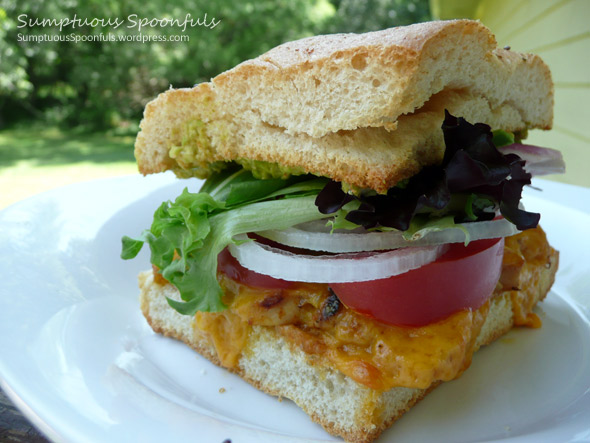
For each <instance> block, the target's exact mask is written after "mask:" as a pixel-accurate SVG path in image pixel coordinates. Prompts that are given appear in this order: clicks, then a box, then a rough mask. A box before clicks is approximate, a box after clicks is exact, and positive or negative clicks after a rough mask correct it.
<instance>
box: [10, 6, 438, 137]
mask: <svg viewBox="0 0 590 443" xmlns="http://www.w3.org/2000/svg"><path fill="white" fill-rule="evenodd" d="M187 13H191V14H192V17H193V18H197V17H201V18H202V17H203V16H204V14H205V13H206V14H207V17H208V20H209V21H210V19H211V18H213V17H215V18H216V19H217V20H219V19H220V20H221V23H220V24H219V25H218V26H217V27H215V28H214V29H208V28H205V27H194V28H190V27H188V28H187V29H186V31H185V32H182V31H181V29H179V28H178V27H172V26H166V27H157V28H148V29H146V30H142V33H144V34H148V35H166V36H170V35H172V34H174V35H181V34H183V35H187V36H188V37H189V41H188V42H153V41H150V42H145V43H141V42H137V41H130V42H124V41H115V42H104V41H83V42H79V43H74V42H66V41H43V42H38V41H31V36H34V35H41V34H43V35H56V34H59V33H60V31H59V28H56V27H40V26H33V27H30V26H25V27H20V28H19V26H20V25H22V22H21V21H19V19H18V17H19V16H21V17H22V14H26V15H27V17H26V19H27V20H30V19H35V18H38V19H40V20H41V19H44V18H45V19H52V18H56V19H58V20H59V19H62V18H65V17H68V18H73V17H74V15H75V16H76V17H79V18H82V19H83V18H88V19H89V20H90V19H92V18H105V19H107V18H109V17H110V18H115V17H119V18H122V19H124V18H126V17H128V16H129V15H130V14H137V16H138V17H140V18H142V17H146V18H160V19H161V18H178V19H180V20H181V21H182V20H183V19H184V17H185V16H186V14H187ZM428 19H429V9H428V0H258V1H239V0H216V1H205V0H200V1H199V0H196V1H195V0H169V1H167V2H155V1H146V0H126V1H116V0H53V1H49V0H0V127H2V126H5V125H10V124H13V123H15V122H18V121H23V120H26V121H28V120H31V119H41V120H43V121H46V122H49V123H52V124H55V123H57V124H62V125H66V126H82V127H87V128H89V129H91V128H105V127H121V126H123V127H124V126H126V125H130V124H131V125H132V124H135V123H136V122H137V121H138V120H139V118H141V113H142V110H143V107H144V106H145V104H146V103H147V102H148V101H149V100H150V99H152V98H153V97H154V96H155V95H157V94H158V93H159V92H161V91H163V90H165V89H167V88H168V87H169V86H170V85H172V86H174V87H187V86H192V85H193V84H195V83H198V82H202V81H206V80H209V79H210V78H211V77H214V76H215V75H217V74H218V73H220V72H222V71H224V70H226V69H229V68H231V67H233V66H235V65H236V64H238V63H239V62H241V61H242V60H245V59H248V58H252V57H255V56H257V55H259V54H261V53H263V52H264V51H267V50H268V49H270V48H272V47H274V46H276V45H278V44H280V43H282V42H285V41H289V40H293V39H297V38H301V37H306V36H309V35H314V34H319V33H331V32H365V31H372V30H378V29H384V28H387V27H391V26H399V25H406V24H410V23H415V22H421V21H425V20H428ZM70 33H74V34H76V35H90V34H99V33H103V34H105V33H111V34H113V35H114V36H115V37H116V38H118V36H121V35H129V34H138V32H137V29H136V28H133V29H128V28H126V27H125V25H123V26H121V27H119V28H117V29H112V28H102V27H94V28H93V27H89V26H86V27H81V28H76V29H72V28H71V27H69V28H64V30H63V31H62V34H70Z"/></svg>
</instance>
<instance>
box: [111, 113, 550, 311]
mask: <svg viewBox="0 0 590 443" xmlns="http://www.w3.org/2000/svg"><path fill="white" fill-rule="evenodd" d="M442 130H443V132H444V139H445V144H446V151H445V155H444V160H443V162H442V163H441V164H440V165H435V166H430V167H427V168H424V170H423V171H421V172H420V173H419V174H417V175H416V176H414V177H412V178H411V179H409V180H407V181H405V182H403V183H400V184H398V185H397V186H395V187H393V188H391V189H390V190H389V192H388V193H387V194H386V195H379V194H376V193H374V192H360V193H359V194H358V195H352V194H348V193H345V192H344V191H343V190H342V186H341V184H340V183H337V182H333V181H331V180H329V179H327V178H321V177H315V176H312V175H302V176H291V177H289V178H286V179H277V178H271V179H266V180H261V179H257V178H255V177H254V176H253V175H252V173H251V172H250V171H248V170H246V169H243V168H242V167H241V166H239V165H237V164H235V165H232V166H230V167H229V168H227V169H224V170H222V171H221V172H218V173H216V174H213V175H212V176H211V177H210V178H209V179H207V181H206V182H205V183H204V185H203V187H202V188H201V190H200V192H198V193H191V192H189V191H188V190H187V189H185V190H184V191H183V192H182V194H181V195H180V196H179V197H178V198H177V199H176V200H175V201H174V202H165V203H163V204H162V205H161V206H160V207H159V208H158V209H157V210H156V212H155V214H154V220H153V223H152V225H151V227H150V229H146V230H145V231H144V232H143V233H142V234H141V235H140V236H139V237H137V238H130V237H127V236H125V237H123V239H122V243H123V247H122V253H121V257H122V258H123V259H131V258H134V257H135V256H137V254H138V253H139V251H140V250H141V249H142V247H143V245H144V244H145V243H147V244H148V245H149V247H150V249H151V263H152V264H153V265H155V266H157V267H158V269H159V270H160V272H161V274H162V276H163V277H164V278H165V279H166V280H168V281H169V282H170V283H171V284H173V285H174V286H176V288H178V290H179V292H180V296H181V298H182V300H183V301H181V302H179V301H174V300H168V302H169V304H170V305H171V306H172V307H173V308H174V309H176V310H177V311H178V312H180V313H182V314H188V315H192V314H194V313H195V312H197V311H207V312H217V311H221V310H223V309H224V308H225V305H224V304H223V301H222V296H223V292H222V289H221V287H220V286H219V283H218V281H217V256H218V254H219V253H220V252H221V251H223V249H224V248H226V247H227V246H228V245H229V244H230V243H235V242H236V241H237V240H235V238H234V237H235V236H236V235H238V234H245V233H250V232H257V231H264V230H271V229H286V228H288V227H291V226H294V225H297V224H300V223H304V222H309V221H313V220H319V219H328V222H329V223H331V225H332V228H333V229H352V228H359V226H362V227H365V228H367V229H371V230H394V229H395V230H400V231H404V233H408V239H410V238H412V237H413V236H415V234H416V233H417V232H419V231H420V230H421V229H426V230H429V231H432V230H442V229H448V228H460V225H458V223H461V222H463V221H475V220H478V221H479V220H490V219H492V218H494V217H495V216H496V213H497V211H498V210H499V211H500V212H501V214H502V215H503V216H504V217H505V218H506V219H508V220H510V221H511V222H513V223H514V224H515V225H516V226H517V227H518V229H521V230H522V229H527V228H531V227H534V226H536V225H537V223H538V221H539V214H534V213H530V212H526V211H524V210H522V209H520V208H519V202H520V197H521V193H522V188H523V186H524V185H527V184H530V182H531V175H530V174H529V173H528V172H526V171H525V170H524V164H525V162H524V161H523V160H522V159H521V158H520V157H519V156H518V155H517V154H514V153H509V154H507V155H504V154H502V153H500V152H499V151H498V149H496V148H497V145H501V144H504V145H507V144H510V143H512V142H513V141H514V138H513V136H512V135H511V134H509V133H506V132H504V131H496V132H495V133H492V131H491V129H490V127H489V126H487V125H484V124H475V125H473V124H470V123H468V122H467V121H465V120H464V119H463V118H456V117H453V116H452V115H450V114H449V113H448V112H447V113H446V116H445V120H444V123H443V125H442ZM241 241H244V240H241ZM246 241H248V240H246Z"/></svg>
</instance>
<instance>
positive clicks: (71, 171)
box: [0, 125, 137, 208]
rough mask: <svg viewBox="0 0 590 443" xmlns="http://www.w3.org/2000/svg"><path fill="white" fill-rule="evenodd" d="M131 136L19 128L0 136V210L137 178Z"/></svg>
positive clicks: (41, 128) (31, 127)
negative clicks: (75, 187)
mask: <svg viewBox="0 0 590 443" xmlns="http://www.w3.org/2000/svg"><path fill="white" fill-rule="evenodd" d="M133 142H134V136H133V135H116V134H109V133H83V132H76V131H72V130H69V131H68V130H62V129H58V128H57V127H45V126H37V125H31V126H28V127H27V126H21V127H18V128H14V129H7V130H3V131H0V208H3V207H6V206H8V205H9V204H12V203H14V202H16V201H18V200H22V199H24V198H26V197H29V196H31V195H34V194H37V193H39V192H43V191H46V190H48V189H51V188H56V187H59V186H64V185H67V184H70V183H75V182H80V181H85V180H92V179H96V178H101V177H112V176H117V175H125V174H133V173H137V167H136V165H135V159H134V157H133Z"/></svg>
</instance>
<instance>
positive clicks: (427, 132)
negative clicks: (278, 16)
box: [135, 20, 553, 192]
mask: <svg viewBox="0 0 590 443" xmlns="http://www.w3.org/2000/svg"><path fill="white" fill-rule="evenodd" d="M494 47H495V42H494V40H493V36H491V34H490V32H489V31H488V30H487V28H485V27H484V26H482V25H481V24H479V23H477V22H473V21H468V20H460V21H451V22H435V23H425V24H420V25H415V26H410V27H407V28H394V29H389V30H385V31H379V32H376V33H369V34H362V35H353V34H350V35H331V36H318V37H312V38H309V39H303V40H300V41H297V42H293V43H287V44H285V45H282V46H279V47H277V48H275V49H273V50H271V51H269V52H268V53H266V54H264V55H262V56H260V57H259V58H257V59H254V60H251V61H248V62H244V63H242V64H241V65H238V66H237V67H236V68H234V69H232V70H230V71H227V72H225V73H223V74H221V75H219V76H218V77H216V78H215V79H213V81H212V82H210V83H202V84H200V85H197V86H195V87H194V88H191V89H178V90H173V89H171V90H169V91H167V92H165V93H163V94H160V95H159V96H158V97H157V98H156V99H155V100H154V101H152V102H150V103H149V104H148V105H147V106H146V109H145V113H144V119H143V121H142V123H141V132H140V133H139V134H138V136H137V141H136V144H135V155H136V158H137V161H138V166H139V170H140V171H141V172H142V173H143V174H149V173H155V172H161V171H164V170H168V169H173V170H176V171H179V170H180V171H182V172H183V175H191V174H192V175H196V176H199V177H206V176H207V174H208V173H209V169H208V167H209V165H210V164H212V163H215V162H228V161H233V160H239V159H248V160H258V161H265V162H271V163H278V164H280V165H282V166H286V167H289V168H298V169H299V170H301V171H303V172H306V173H312V174H316V175H320V176H327V177H330V178H332V179H334V180H337V181H342V182H347V183H349V184H351V185H354V186H358V187H361V188H371V189H374V190H376V191H379V192H385V191H387V189H389V188H390V187H391V186H393V185H395V184H396V183H397V182H398V181H400V180H403V179H406V178H409V177H411V176H412V175H414V174H416V173H417V172H419V170H420V169H421V168H422V167H424V166H427V165H431V164H433V163H436V162H438V161H440V160H441V159H442V155H443V152H444V143H443V138H442V131H441V129H440V126H441V123H442V120H443V118H444V109H448V110H449V111H450V112H451V113H453V114H454V115H457V116H462V117H464V118H466V119H467V120H468V121H470V122H473V123H475V122H482V123H487V124H489V125H490V126H492V128H494V129H498V128H502V129H506V130H511V131H520V130H524V129H527V128H533V127H538V128H549V127H550V126H551V122H552V106H553V88H552V83H551V78H550V74H549V70H548V69H547V67H546V66H545V65H544V64H543V62H542V61H541V60H540V59H539V58H538V57H536V56H532V55H525V54H519V53H515V52H512V51H508V50H503V49H494ZM305 48H307V49H305ZM359 51H360V52H359ZM300 53H302V54H300ZM360 53H362V54H365V55H364V56H363V57H364V58H363V60H364V62H363V63H366V66H365V67H364V68H363V69H357V68H358V66H357V64H358V63H359V62H358V57H359V55H358V54H360ZM289 54H291V55H289ZM271 61H272V62H271ZM355 66H356V68H355ZM410 67H411V68H410ZM402 68H403V69H402ZM371 70H372V71H373V72H372V73H371ZM376 76H378V77H376ZM171 149H172V150H173V153H172V154H171Z"/></svg>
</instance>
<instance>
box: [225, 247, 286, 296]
mask: <svg viewBox="0 0 590 443" xmlns="http://www.w3.org/2000/svg"><path fill="white" fill-rule="evenodd" d="M217 269H219V270H220V271H221V272H223V273H224V274H225V275H227V276H228V277H229V278H231V279H232V280H235V281H237V282H240V283H243V284H245V285H248V286H253V287H255V288H264V289H289V288H291V287H293V286H294V285H296V284H297V283H296V282H292V281H286V280H281V279H278V278H273V277H269V276H268V275H263V274H259V273H257V272H254V271H250V270H249V269H246V268H244V267H243V266H242V265H241V264H240V263H239V262H238V261H237V260H236V259H235V258H234V256H233V255H231V254H230V252H229V250H228V249H227V248H225V249H224V250H223V251H222V252H221V254H219V256H218V257H217Z"/></svg>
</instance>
